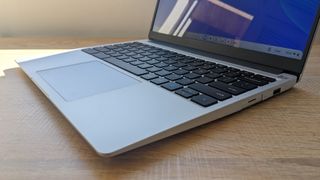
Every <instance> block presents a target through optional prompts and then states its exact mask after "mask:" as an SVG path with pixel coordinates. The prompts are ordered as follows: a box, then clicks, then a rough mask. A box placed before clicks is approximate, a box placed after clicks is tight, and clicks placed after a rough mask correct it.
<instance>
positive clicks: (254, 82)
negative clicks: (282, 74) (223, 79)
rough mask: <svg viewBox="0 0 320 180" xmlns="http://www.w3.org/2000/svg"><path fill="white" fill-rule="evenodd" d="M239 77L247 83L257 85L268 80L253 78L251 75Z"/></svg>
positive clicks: (263, 83) (264, 83)
mask: <svg viewBox="0 0 320 180" xmlns="http://www.w3.org/2000/svg"><path fill="white" fill-rule="evenodd" d="M239 79H240V80H242V81H247V82H248V83H251V84H255V85H257V86H264V85H266V84H268V82H266V81H262V80H260V79H253V78H251V77H239Z"/></svg>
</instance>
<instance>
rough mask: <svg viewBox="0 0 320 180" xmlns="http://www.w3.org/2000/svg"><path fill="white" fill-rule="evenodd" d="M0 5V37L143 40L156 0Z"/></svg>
mask: <svg viewBox="0 0 320 180" xmlns="http://www.w3.org/2000/svg"><path fill="white" fill-rule="evenodd" d="M0 3H1V5H0V37H39V36H40V37H58V36H59V37H111V38H112V37H115V38H117V37H126V38H144V37H146V36H147V33H148V31H149V27H150V23H151V20H152V16H153V12H154V8H155V4H156V0H0ZM318 34H319V33H318ZM317 39H318V40H320V37H319V36H318V37H317Z"/></svg>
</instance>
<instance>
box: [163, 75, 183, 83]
mask: <svg viewBox="0 0 320 180" xmlns="http://www.w3.org/2000/svg"><path fill="white" fill-rule="evenodd" d="M166 78H167V79H169V80H170V81H176V80H178V79H181V78H182V76H180V75H177V74H170V75H168V76H166Z"/></svg>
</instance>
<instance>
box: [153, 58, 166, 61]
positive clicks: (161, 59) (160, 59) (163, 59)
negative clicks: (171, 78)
mask: <svg viewBox="0 0 320 180" xmlns="http://www.w3.org/2000/svg"><path fill="white" fill-rule="evenodd" d="M156 60H158V61H167V60H168V58H165V57H158V58H156Z"/></svg>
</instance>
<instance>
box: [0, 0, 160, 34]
mask: <svg viewBox="0 0 320 180" xmlns="http://www.w3.org/2000/svg"><path fill="white" fill-rule="evenodd" d="M155 4H156V0H0V36H39V35H40V36H52V35H59V36H70V35H71V36H107V37H119V36H122V37H123V36H126V37H137V36H139V37H141V36H146V35H147V32H148V30H149V26H150V23H151V19H152V16H153V12H154V7H155Z"/></svg>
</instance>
